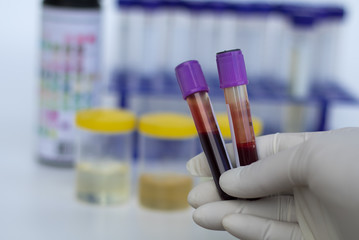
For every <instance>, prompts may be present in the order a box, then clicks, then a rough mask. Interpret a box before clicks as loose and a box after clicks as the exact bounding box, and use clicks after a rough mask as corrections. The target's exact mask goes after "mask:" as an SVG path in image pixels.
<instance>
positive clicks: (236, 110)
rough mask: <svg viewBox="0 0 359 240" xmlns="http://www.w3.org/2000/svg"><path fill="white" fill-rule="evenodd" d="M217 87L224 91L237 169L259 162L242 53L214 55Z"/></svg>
mask: <svg viewBox="0 0 359 240" xmlns="http://www.w3.org/2000/svg"><path fill="white" fill-rule="evenodd" d="M217 65H218V72H219V78H220V86H221V88H222V89H224V96H225V99H226V104H227V111H228V119H229V122H230V127H231V135H232V141H233V147H234V148H235V149H234V150H235V151H234V152H237V153H238V155H237V156H236V163H237V166H245V165H249V164H251V163H253V162H255V161H257V160H258V154H257V148H256V142H255V135H254V129H253V123H252V117H251V110H250V105H249V100H248V94H247V87H246V85H247V84H248V80H247V75H246V72H245V65H244V59H243V55H242V52H241V51H240V50H230V51H225V52H220V53H217Z"/></svg>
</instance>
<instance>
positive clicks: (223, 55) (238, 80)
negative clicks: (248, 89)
mask: <svg viewBox="0 0 359 240" xmlns="http://www.w3.org/2000/svg"><path fill="white" fill-rule="evenodd" d="M216 60H217V69H218V75H219V86H220V88H228V87H235V86H239V85H245V84H248V79H247V73H246V66H245V64H244V58H243V54H242V51H241V50H240V49H234V50H229V51H224V52H219V53H217V55H216Z"/></svg>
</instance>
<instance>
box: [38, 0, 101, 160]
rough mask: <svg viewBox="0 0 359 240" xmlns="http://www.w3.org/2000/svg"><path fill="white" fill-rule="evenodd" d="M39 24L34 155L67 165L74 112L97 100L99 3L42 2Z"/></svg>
mask: <svg viewBox="0 0 359 240" xmlns="http://www.w3.org/2000/svg"><path fill="white" fill-rule="evenodd" d="M41 28H42V33H41V62H40V68H41V69H40V71H39V72H40V73H41V76H40V84H39V88H40V89H39V93H40V96H39V124H38V125H39V126H38V146H37V147H38V150H37V152H38V153H37V154H38V158H39V160H40V162H41V163H45V164H48V165H56V166H69V167H71V166H72V165H73V163H74V159H75V152H74V149H75V133H76V126H75V125H74V121H73V118H74V116H75V113H76V111H77V110H79V109H86V108H91V107H94V106H96V105H97V104H98V101H99V99H98V96H99V90H100V89H101V81H100V72H101V69H100V64H99V62H100V56H101V47H100V41H101V39H100V38H101V37H100V31H101V29H100V28H101V7H100V4H99V1H97V0H88V1H79V0H77V1H65V0H45V1H43V5H42V27H41Z"/></svg>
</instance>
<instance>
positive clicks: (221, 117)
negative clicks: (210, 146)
mask: <svg viewBox="0 0 359 240" xmlns="http://www.w3.org/2000/svg"><path fill="white" fill-rule="evenodd" d="M216 118H217V122H218V125H219V129H221V133H222V136H223V138H225V139H231V129H230V127H229V122H228V115H227V113H219V114H217V115H216ZM252 122H253V130H254V134H255V135H256V136H259V135H261V134H262V131H263V129H262V128H263V125H262V122H261V120H259V119H258V118H255V117H252Z"/></svg>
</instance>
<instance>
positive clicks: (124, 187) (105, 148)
mask: <svg viewBox="0 0 359 240" xmlns="http://www.w3.org/2000/svg"><path fill="white" fill-rule="evenodd" d="M135 121H136V119H135V115H134V114H133V113H131V112H129V111H126V110H119V109H93V110H83V111H79V112H78V113H77V114H76V125H77V127H78V129H79V131H78V144H77V156H76V195H77V198H78V199H79V200H80V201H84V202H89V203H94V204H101V205H113V204H120V203H123V202H126V201H127V200H128V199H129V196H130V191H131V176H130V175H131V174H130V173H131V159H132V155H133V132H134V129H135Z"/></svg>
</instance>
